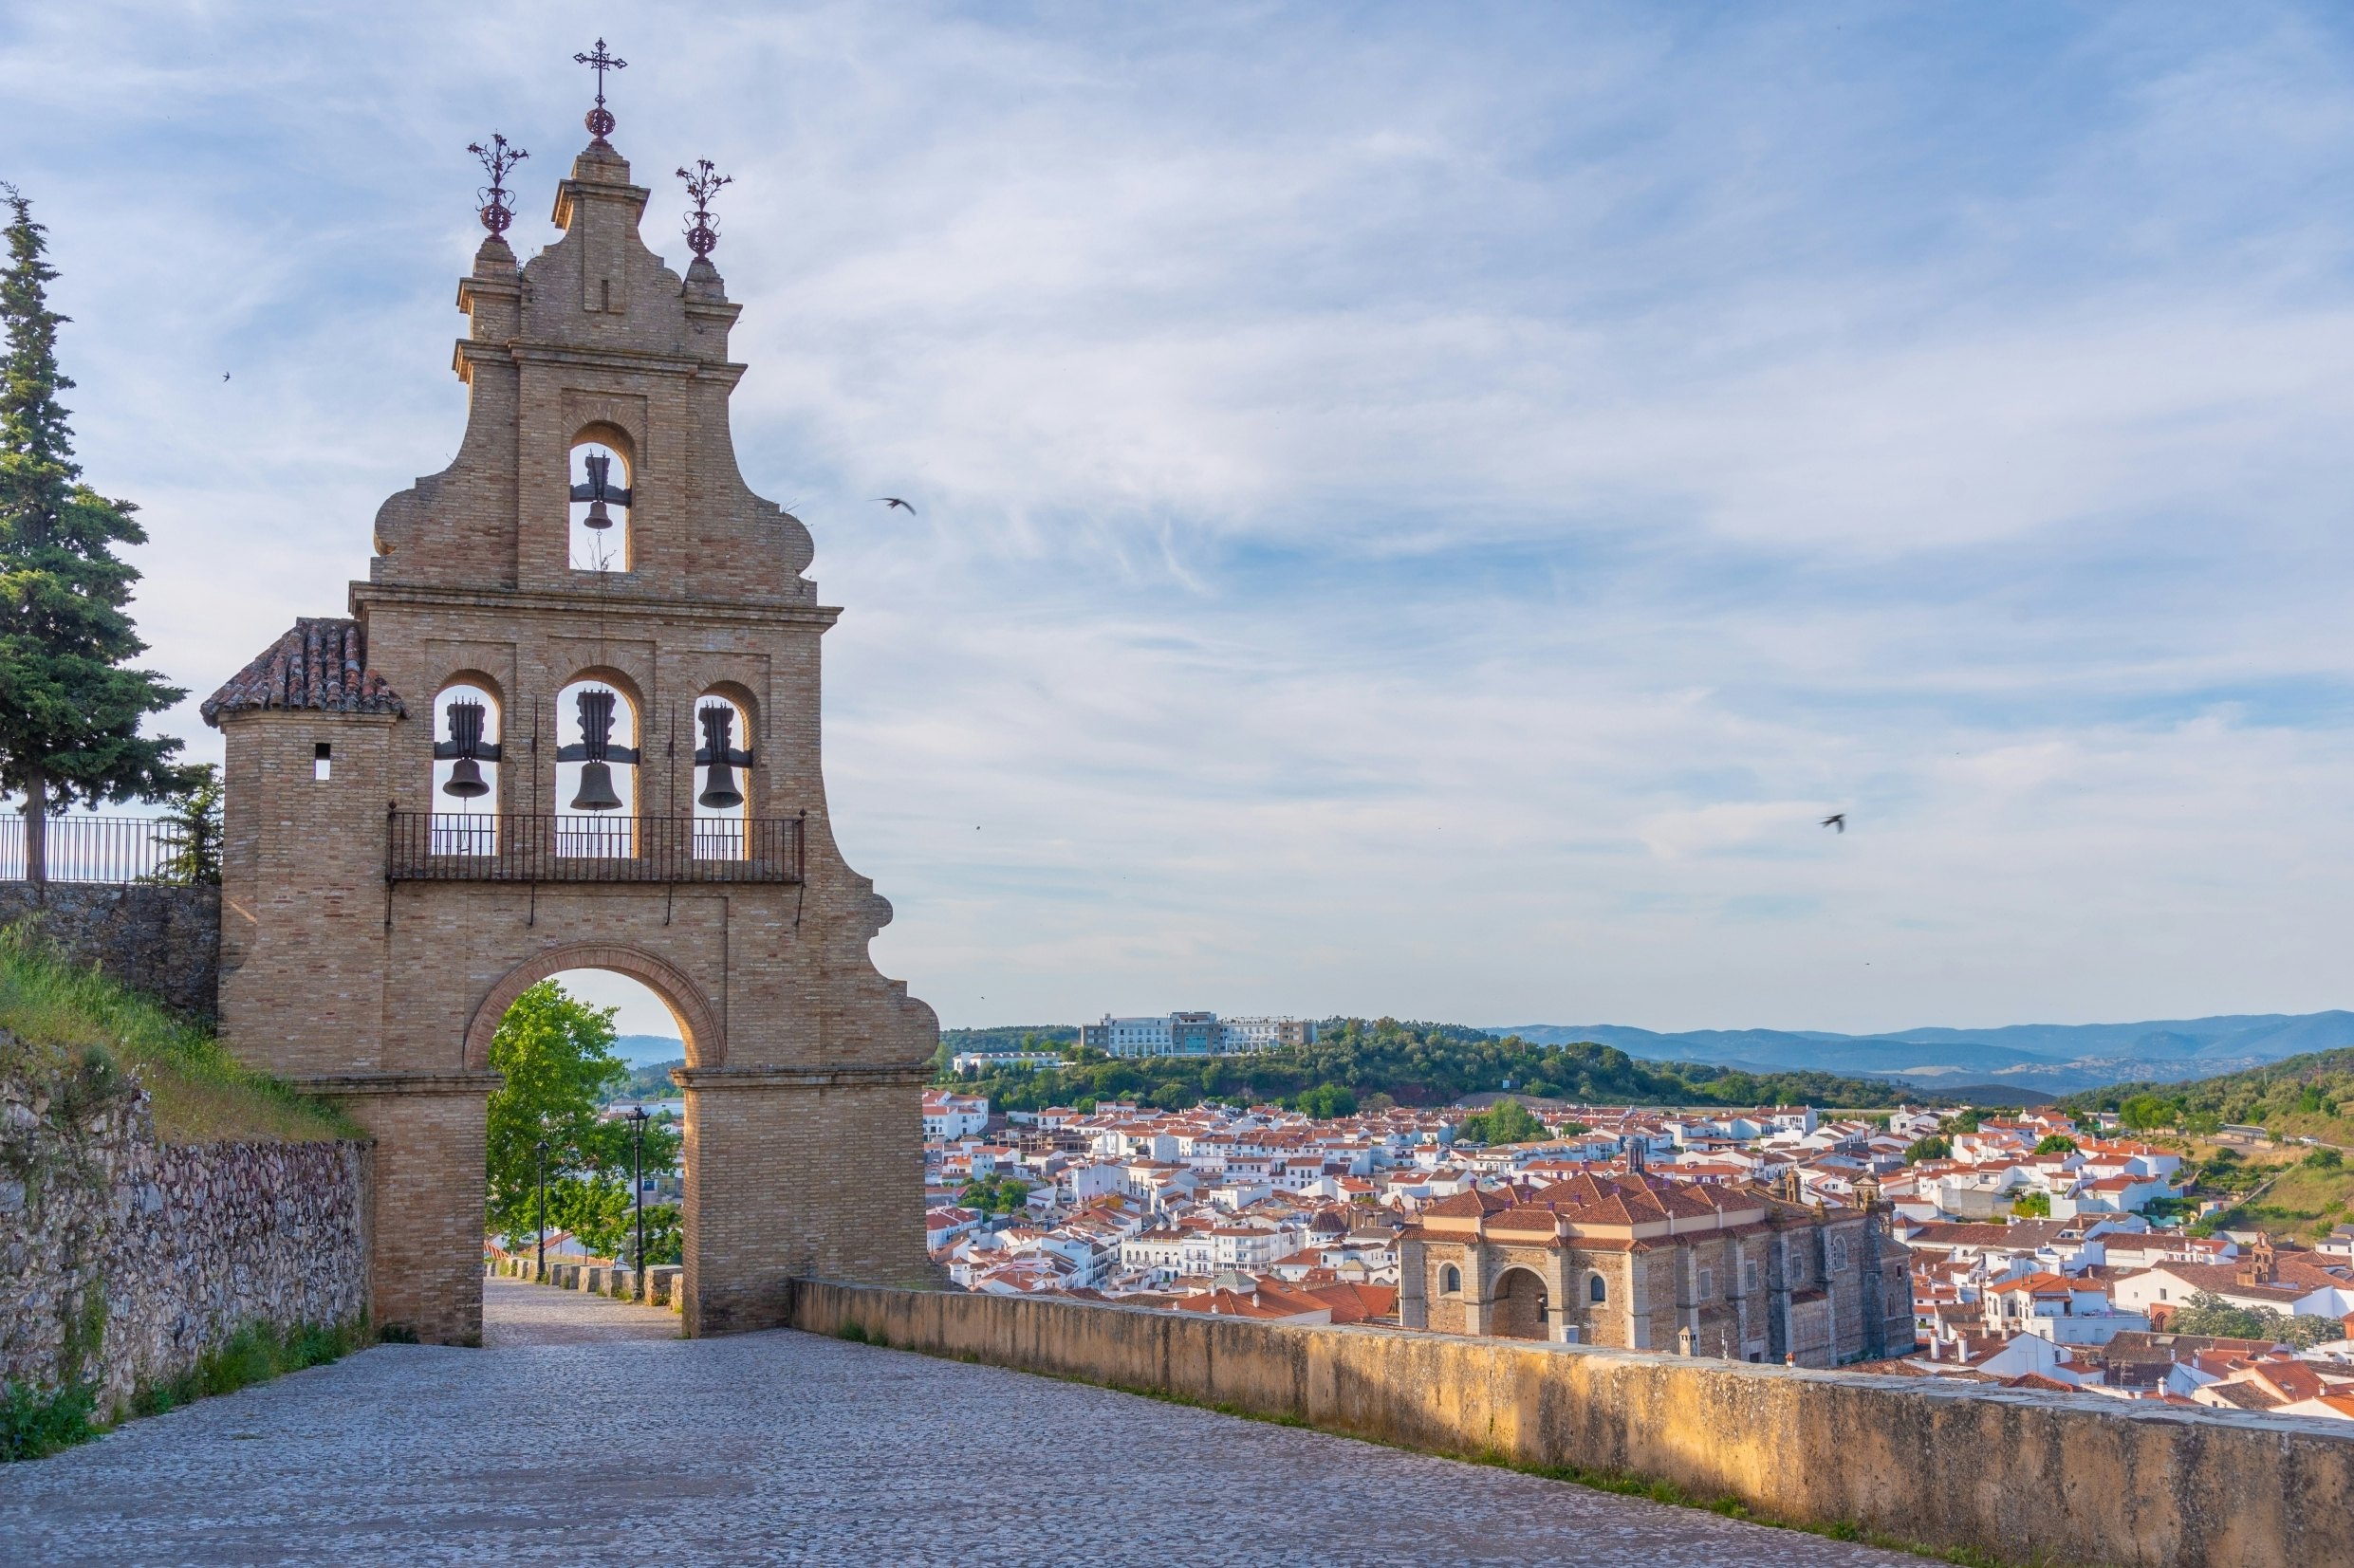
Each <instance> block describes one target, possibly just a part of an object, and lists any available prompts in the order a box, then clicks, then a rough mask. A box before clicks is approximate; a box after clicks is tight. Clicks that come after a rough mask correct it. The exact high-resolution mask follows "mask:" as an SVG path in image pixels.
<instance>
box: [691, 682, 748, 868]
mask: <svg viewBox="0 0 2354 1568" xmlns="http://www.w3.org/2000/svg"><path fill="white" fill-rule="evenodd" d="M752 762H753V750H752V732H751V712H750V710H748V709H747V708H746V706H745V705H744V703H742V702H741V701H739V700H738V699H737V698H735V697H734V696H732V695H730V694H729V693H728V692H726V691H724V690H721V689H717V688H714V689H713V690H712V691H709V692H704V693H703V694H702V695H701V696H699V697H697V698H695V777H694V781H693V788H692V790H691V796H692V799H693V801H694V802H695V858H696V859H698V860H741V859H744V858H747V854H748V851H747V846H746V842H745V824H746V823H747V821H750V819H751V766H752Z"/></svg>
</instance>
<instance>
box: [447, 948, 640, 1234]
mask: <svg viewBox="0 0 2354 1568" xmlns="http://www.w3.org/2000/svg"><path fill="white" fill-rule="evenodd" d="M613 1012H614V1009H612V1008H611V1007H595V1006H591V1005H588V1004H586V1003H584V1002H581V1001H578V1000H577V999H575V998H574V997H572V996H571V995H570V994H569V993H567V992H566V991H565V988H564V987H562V986H560V985H558V984H556V982H554V981H552V980H543V981H541V982H540V983H539V984H538V985H536V986H533V987H531V988H530V989H528V990H527V991H525V992H524V993H523V994H522V995H521V996H519V997H517V998H515V1001H514V1005H512V1006H510V1007H509V1008H508V1009H507V1016H506V1017H505V1018H502V1019H500V1020H499V1026H498V1032H497V1033H496V1034H494V1035H493V1036H491V1067H492V1068H493V1069H494V1070H495V1071H497V1072H499V1073H501V1074H503V1075H504V1076H505V1078H506V1081H505V1082H504V1083H502V1084H501V1085H500V1086H499V1088H498V1089H497V1090H496V1091H495V1092H493V1093H492V1094H491V1105H490V1128H489V1137H488V1152H487V1158H486V1164H487V1166H488V1177H489V1187H490V1191H489V1212H490V1222H491V1228H492V1230H494V1231H496V1232H499V1233H502V1234H506V1235H510V1236H519V1235H528V1234H530V1233H531V1232H532V1231H533V1230H534V1229H535V1228H536V1226H537V1223H538V1220H539V1212H538V1201H539V1196H538V1192H539V1190H538V1185H537V1183H538V1177H539V1156H538V1153H537V1147H536V1146H537V1145H538V1144H539V1143H540V1141H541V1140H543V1139H545V1140H546V1141H547V1176H548V1204H547V1208H548V1212H547V1219H548V1223H549V1224H550V1225H553V1226H560V1227H563V1228H565V1229H567V1230H571V1231H573V1232H574V1233H575V1234H578V1235H580V1236H581V1238H582V1241H583V1243H584V1245H591V1246H595V1243H594V1241H592V1240H591V1237H592V1235H593V1236H596V1237H602V1238H603V1239H606V1240H608V1241H610V1240H612V1239H613V1238H614V1235H615V1233H614V1232H612V1231H611V1230H610V1229H609V1228H607V1227H609V1225H610V1224H612V1223H614V1222H613V1216H614V1214H615V1212H616V1206H619V1208H620V1209H622V1210H628V1209H632V1208H634V1206H633V1205H632V1204H631V1203H630V1198H629V1173H630V1157H631V1151H632V1146H633V1143H634V1138H633V1134H632V1133H631V1131H630V1127H629V1124H628V1123H627V1122H625V1121H621V1120H618V1119H616V1120H605V1119H602V1118H601V1117H600V1116H599V1115H598V1111H599V1107H600V1105H601V1104H602V1095H603V1093H604V1091H605V1090H606V1089H607V1088H609V1087H611V1086H612V1085H614V1084H617V1083H620V1082H622V1081H624V1080H626V1079H627V1078H628V1076H629V1067H628V1064H627V1063H625V1062H623V1061H621V1058H620V1057H618V1056H616V1055H614V1054H613ZM677 1151H678V1134H677V1133H675V1132H673V1131H672V1130H671V1129H670V1128H668V1127H666V1126H662V1125H660V1124H652V1125H649V1126H648V1127H647V1128H646V1130H645V1168H646V1170H647V1171H666V1170H668V1169H669V1168H670V1166H671V1164H672V1163H673V1161H675V1160H676V1158H677ZM595 1249H596V1250H597V1251H599V1252H605V1251H606V1250H607V1248H605V1247H602V1246H596V1247H595Z"/></svg>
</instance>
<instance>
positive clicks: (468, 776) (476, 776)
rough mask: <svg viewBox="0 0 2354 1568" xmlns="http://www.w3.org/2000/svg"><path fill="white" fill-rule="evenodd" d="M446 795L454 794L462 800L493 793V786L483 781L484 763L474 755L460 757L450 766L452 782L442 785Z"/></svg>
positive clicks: (442, 790)
mask: <svg viewBox="0 0 2354 1568" xmlns="http://www.w3.org/2000/svg"><path fill="white" fill-rule="evenodd" d="M441 792H442V793H443V794H444V795H454V796H456V797H457V798H458V799H459V800H461V801H471V800H473V799H474V798H475V797H476V796H480V795H488V794H489V793H491V786H490V785H489V784H484V783H483V782H482V765H481V764H480V763H478V762H476V761H474V759H473V758H472V757H460V758H459V759H458V760H457V761H456V762H455V763H454V764H453V765H452V766H451V768H450V782H449V783H448V784H443V785H442V786H441Z"/></svg>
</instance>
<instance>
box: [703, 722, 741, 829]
mask: <svg viewBox="0 0 2354 1568" xmlns="http://www.w3.org/2000/svg"><path fill="white" fill-rule="evenodd" d="M697 717H699V718H701V719H702V721H703V754H704V755H705V756H707V757H709V758H710V759H711V773H710V775H709V777H708V779H707V781H706V782H705V784H704V785H703V793H701V794H700V795H697V796H696V797H695V804H696V805H700V806H708V807H709V808H711V809H712V810H714V811H726V810H728V809H729V808H730V807H732V806H739V805H742V804H743V803H744V792H743V791H742V790H740V789H738V788H736V787H735V768H734V766H732V764H731V763H730V761H729V758H728V731H729V729H732V728H733V726H734V723H735V710H733V709H732V708H720V707H713V708H706V709H704V710H703V711H702V712H701V713H700V714H698V715H697Z"/></svg>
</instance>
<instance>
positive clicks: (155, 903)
mask: <svg viewBox="0 0 2354 1568" xmlns="http://www.w3.org/2000/svg"><path fill="white" fill-rule="evenodd" d="M28 914H37V915H39V916H40V917H41V932H42V934H43V935H44V936H46V937H47V938H48V940H50V941H51V942H53V943H55V944H56V945H57V946H58V947H59V948H60V949H61V950H63V951H64V952H65V955H66V957H68V958H69V959H71V960H73V961H74V962H75V963H78V964H95V965H97V966H98V967H99V968H101V969H102V970H104V971H105V972H106V973H107V974H108V975H110V976H112V977H113V978H114V979H116V980H119V981H120V982H121V983H122V984H123V985H125V986H130V987H136V988H137V989H139V990H142V991H146V992H148V993H149V994H151V995H154V996H158V997H161V998H162V999H163V1000H164V1001H165V1002H167V1003H169V1004H170V1005H173V1006H174V1007H176V1008H178V1009H179V1010H180V1011H181V1012H184V1013H187V1014H189V1015H190V1016H192V1017H196V1018H207V1019H209V1018H213V1017H214V1016H216V1015H217V1013H218V1012H219V1009H220V966H221V890H220V889H219V888H217V887H146V886H139V885H131V886H123V887H114V886H101V885H96V884H83V883H78V882H51V883H49V884H48V885H47V887H46V889H36V888H35V887H34V886H33V885H32V884H31V883H30V882H0V925H6V924H8V923H9V921H12V920H17V919H21V918H23V917H24V916H26V915H28Z"/></svg>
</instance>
